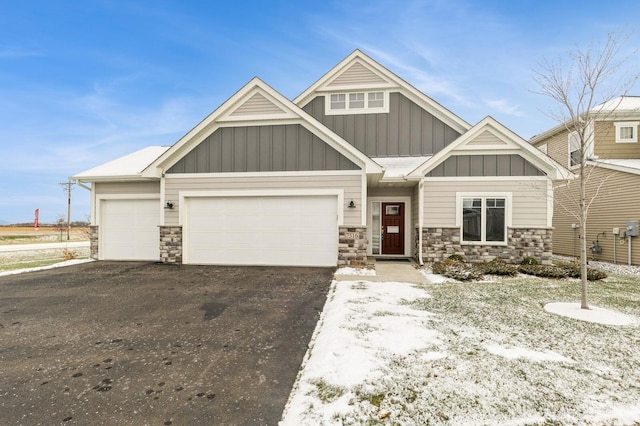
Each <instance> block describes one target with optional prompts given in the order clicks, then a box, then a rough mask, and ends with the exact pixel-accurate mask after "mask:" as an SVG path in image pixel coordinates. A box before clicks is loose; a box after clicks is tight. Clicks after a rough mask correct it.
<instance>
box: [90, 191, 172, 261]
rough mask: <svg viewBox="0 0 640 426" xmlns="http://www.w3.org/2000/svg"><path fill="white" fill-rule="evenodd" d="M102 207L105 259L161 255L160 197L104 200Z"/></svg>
mask: <svg viewBox="0 0 640 426" xmlns="http://www.w3.org/2000/svg"><path fill="white" fill-rule="evenodd" d="M101 208H102V210H101V220H100V237H99V241H100V246H101V247H100V253H101V254H100V258H101V259H105V260H158V259H159V258H160V247H159V246H160V232H159V229H158V225H159V223H160V220H159V213H160V201H159V200H157V199H142V200H139V199H138V200H103V201H102V204H101Z"/></svg>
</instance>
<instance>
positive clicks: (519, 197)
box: [423, 178, 548, 228]
mask: <svg viewBox="0 0 640 426" xmlns="http://www.w3.org/2000/svg"><path fill="white" fill-rule="evenodd" d="M458 192H464V193H472V192H478V193H486V194H490V193H492V192H495V193H497V192H510V193H511V194H512V216H511V217H512V220H511V225H512V226H513V227H515V228H519V227H521V228H545V227H546V226H547V205H548V203H547V180H546V179H536V180H531V179H528V180H527V179H523V180H491V179H478V180H473V181H472V180H466V179H465V180H458V181H456V180H450V181H440V180H429V179H428V178H427V179H425V181H424V224H423V225H424V227H430V228H432V227H455V226H456V193H458Z"/></svg>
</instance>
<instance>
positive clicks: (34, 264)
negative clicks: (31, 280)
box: [0, 259, 62, 272]
mask: <svg viewBox="0 0 640 426" xmlns="http://www.w3.org/2000/svg"><path fill="white" fill-rule="evenodd" d="M60 262H62V259H45V260H33V261H27V262H20V263H9V264H4V265H0V272H4V271H15V270H18V269H29V268H39V267H42V266H50V265H55V264H56V263H60Z"/></svg>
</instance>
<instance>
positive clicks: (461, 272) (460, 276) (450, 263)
mask: <svg viewBox="0 0 640 426" xmlns="http://www.w3.org/2000/svg"><path fill="white" fill-rule="evenodd" d="M431 270H432V271H433V273H434V274H438V275H444V276H445V277H448V278H453V279H454V280H458V281H472V280H478V279H480V278H482V275H483V274H482V270H481V269H479V268H476V267H474V266H472V265H467V264H466V263H464V262H461V261H459V260H455V259H451V258H449V259H446V260H444V261H442V262H434V263H433V265H432V266H431Z"/></svg>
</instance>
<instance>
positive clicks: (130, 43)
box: [0, 0, 640, 223]
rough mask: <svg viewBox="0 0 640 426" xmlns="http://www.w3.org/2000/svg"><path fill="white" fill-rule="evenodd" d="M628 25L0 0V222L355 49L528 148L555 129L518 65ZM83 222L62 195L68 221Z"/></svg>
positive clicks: (605, 11)
mask: <svg viewBox="0 0 640 426" xmlns="http://www.w3.org/2000/svg"><path fill="white" fill-rule="evenodd" d="M638 16H640V2H638V1H637V0H628V1H625V0H620V1H609V2H602V1H592V0H582V1H573V0H565V1H545V0H536V1H528V0H523V1H513V0H511V1H498V0H493V1H491V0H484V1H476V0H426V1H402V0H371V1H349V0H337V1H332V0H329V1H314V2H308V1H305V0H299V1H278V0H272V1H268V2H267V1H235V2H232V1H225V2H222V1H219V2H218V1H212V2H208V1H189V0H183V1H161V0H160V1H148V2H141V1H116V0H103V1H92V0H87V1H67V0H59V1H55V2H52V1H40V0H32V1H25V2H17V1H15V2H3V4H2V5H1V6H0V147H1V149H2V151H1V152H2V155H1V156H0V179H2V189H1V190H0V196H1V198H0V199H1V200H2V203H1V204H0V223H15V222H28V221H32V220H33V212H34V210H35V209H36V208H39V209H40V220H41V222H52V221H54V220H56V218H57V217H58V216H61V215H66V209H67V207H66V206H67V200H66V194H65V193H64V191H63V188H62V187H61V186H60V185H59V183H60V182H64V181H66V180H67V177H68V176H71V175H73V174H76V173H79V172H81V171H83V170H86V169H89V168H92V167H94V166H96V165H98V164H101V163H104V162H106V161H110V160H112V159H114V158H117V157H120V156H122V155H125V154H128V153H130V152H133V151H135V150H138V149H140V148H143V147H146V146H149V145H171V144H173V143H174V142H176V141H177V140H178V139H179V138H180V137H181V136H182V135H183V134H184V133H186V132H187V131H188V130H189V129H190V128H191V127H193V126H194V125H196V124H197V123H198V122H199V121H200V120H201V119H202V118H204V117H205V116H206V115H207V114H208V113H209V112H211V111H213V110H214V109H215V108H216V107H217V106H218V105H220V104H221V103H222V102H224V101H225V100H226V99H227V98H229V97H230V96H231V95H233V94H234V93H235V92H236V91H237V90H238V89H240V88H241V87H242V86H243V85H244V84H245V83H247V82H248V81H249V80H250V79H251V78H252V77H254V76H258V77H260V78H261V79H262V80H264V81H265V82H266V83H268V84H269V85H271V86H272V87H273V88H274V89H276V90H278V91H279V92H280V93H282V94H283V95H285V96H287V97H288V98H290V99H293V98H294V97H295V96H297V95H298V94H300V93H301V92H302V91H303V90H304V89H305V88H306V87H308V86H309V85H311V84H312V83H313V82H315V81H316V80H317V79H318V78H320V77H321V76H322V75H323V74H324V73H325V72H327V71H328V70H329V69H330V68H331V67H333V66H334V65H335V64H337V63H338V62H339V61H340V60H342V59H343V58H344V57H345V56H347V55H348V54H349V53H351V52H352V51H353V50H354V49H356V48H359V49H361V50H362V51H364V52H365V53H367V54H368V55H370V56H371V57H373V59H375V60H377V61H378V62H380V63H382V64H383V65H384V66H386V67H387V68H389V69H390V70H391V71H393V72H395V73H396V74H398V75H399V76H400V77H402V78H404V79H405V80H406V81H408V82H409V83H411V84H413V85H414V86H415V87H417V88H418V89H420V90H421V91H423V92H424V93H426V94H427V95H428V96H430V97H431V98H433V99H435V100H436V101H438V102H439V103H441V104H442V105H444V106H445V107H447V108H448V109H450V110H451V111H453V112H454V113H456V114H458V115H459V116H460V117H462V118H463V119H465V120H466V121H468V122H470V123H472V124H473V123H476V122H478V121H479V120H481V119H482V118H483V117H485V116H486V115H491V116H493V117H494V118H496V119H497V120H499V121H500V122H502V123H503V124H505V125H506V126H507V127H509V128H511V129H512V130H514V131H515V132H517V133H518V134H520V135H521V136H522V137H524V138H526V139H528V138H530V137H531V136H533V135H534V134H536V133H539V132H541V131H544V130H546V129H548V128H550V127H552V126H553V125H555V124H557V123H556V122H554V121H553V120H552V119H550V118H549V117H548V116H547V115H545V113H544V111H548V110H549V108H550V107H552V106H553V105H552V104H550V102H549V101H548V100H547V99H546V98H544V97H542V96H540V95H538V94H535V93H533V91H534V90H535V89H536V84H535V82H534V80H533V72H532V70H533V69H536V68H538V64H539V63H540V62H542V61H543V60H544V59H545V58H547V59H551V60H556V59H559V58H563V60H565V61H566V60H568V57H567V56H566V55H567V52H568V51H570V50H571V49H574V48H575V47H576V45H579V46H586V45H587V44H589V43H593V42H598V41H602V40H604V39H605V37H606V35H607V34H608V33H610V32H616V33H620V32H625V33H632V34H631V38H630V39H629V41H628V42H627V44H626V45H625V46H626V48H628V49H632V48H635V47H637V46H640V33H639V30H638V29H637V28H634V25H637V22H638ZM634 61H635V62H634ZM634 61H632V62H630V63H629V66H635V67H636V68H638V65H639V63H638V61H637V60H635V59H634ZM632 94H640V90H638V88H636V90H634V91H633V92H632ZM88 214H89V192H88V191H87V190H85V189H82V188H79V187H77V186H76V187H75V188H74V190H73V196H72V220H85V219H86V218H87V216H88Z"/></svg>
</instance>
